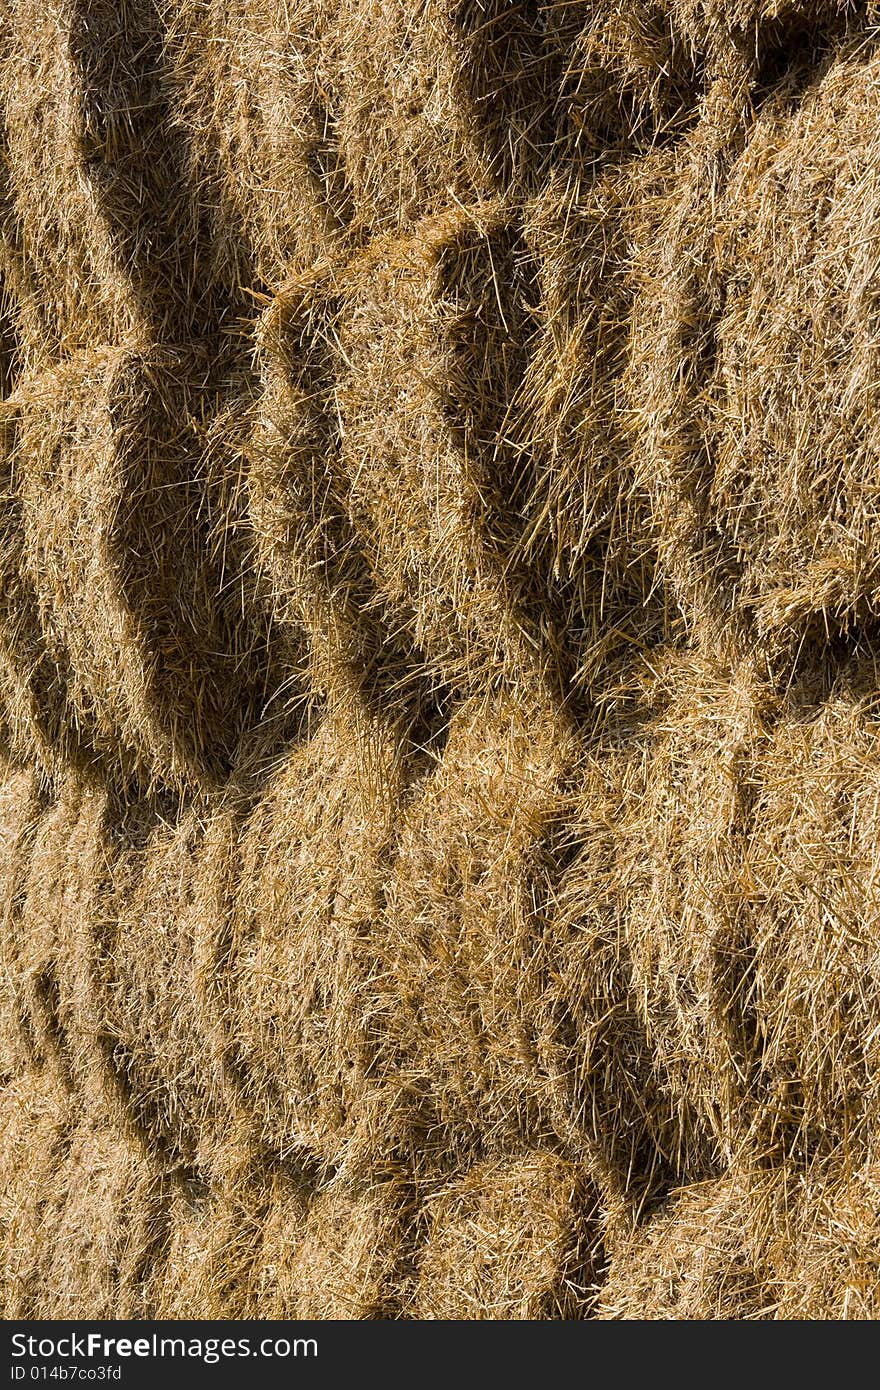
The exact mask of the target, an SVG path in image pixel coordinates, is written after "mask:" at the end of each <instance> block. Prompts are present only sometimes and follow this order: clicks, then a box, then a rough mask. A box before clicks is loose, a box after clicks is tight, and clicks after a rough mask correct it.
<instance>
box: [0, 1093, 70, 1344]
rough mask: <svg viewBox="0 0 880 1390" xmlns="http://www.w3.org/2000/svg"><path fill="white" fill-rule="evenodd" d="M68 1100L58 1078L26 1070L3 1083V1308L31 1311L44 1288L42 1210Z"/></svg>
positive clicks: (16, 1314) (61, 1144)
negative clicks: (41, 1274)
mask: <svg viewBox="0 0 880 1390" xmlns="http://www.w3.org/2000/svg"><path fill="white" fill-rule="evenodd" d="M69 1118H70V1117H69V1113H68V1104H67V1102H66V1098H65V1096H64V1094H63V1092H62V1091H60V1090H59V1088H58V1086H57V1084H56V1082H55V1080H54V1078H53V1077H52V1076H51V1075H49V1074H47V1073H45V1072H40V1071H25V1072H22V1074H21V1075H20V1076H18V1077H16V1078H15V1079H14V1080H12V1079H10V1080H7V1081H6V1082H5V1083H4V1085H3V1087H2V1089H0V1160H2V1163H3V1173H4V1182H3V1185H2V1187H0V1314H2V1316H3V1318H4V1319H11V1318H27V1317H32V1316H33V1311H32V1310H33V1308H34V1306H35V1303H36V1300H37V1299H38V1298H39V1297H40V1294H41V1293H43V1294H45V1292H46V1290H45V1287H43V1288H42V1289H41V1284H40V1278H39V1272H38V1269H37V1264H38V1261H39V1252H40V1240H41V1236H43V1238H45V1235H46V1232H45V1231H44V1230H43V1229H42V1216H43V1210H44V1207H45V1204H46V1202H47V1201H48V1200H49V1199H50V1197H51V1195H52V1193H53V1190H54V1183H55V1178H56V1172H57V1169H58V1167H59V1166H60V1164H63V1161H64V1154H65V1146H66V1138H65V1130H66V1126H67V1124H68V1123H69Z"/></svg>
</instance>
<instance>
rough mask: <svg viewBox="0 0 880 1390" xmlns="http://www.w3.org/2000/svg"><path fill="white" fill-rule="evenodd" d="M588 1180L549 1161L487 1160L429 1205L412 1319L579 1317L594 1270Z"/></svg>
mask: <svg viewBox="0 0 880 1390" xmlns="http://www.w3.org/2000/svg"><path fill="white" fill-rule="evenodd" d="M595 1217H596V1197H595V1190H594V1188H593V1186H592V1184H591V1182H590V1179H589V1175H588V1174H587V1173H585V1172H584V1171H582V1170H581V1169H578V1168H577V1167H575V1166H574V1165H572V1164H569V1163H566V1162H564V1161H563V1160H561V1159H559V1158H558V1157H556V1155H554V1154H551V1153H542V1152H540V1151H535V1152H532V1153H527V1154H525V1155H523V1156H522V1157H520V1158H515V1159H511V1160H507V1161H504V1160H497V1159H496V1160H487V1161H486V1162H484V1163H482V1164H479V1165H478V1166H477V1167H475V1168H474V1169H472V1170H471V1171H470V1172H469V1173H467V1174H466V1175H465V1176H464V1177H463V1178H462V1179H460V1180H459V1181H458V1182H457V1183H455V1184H454V1185H451V1186H450V1187H449V1189H448V1190H447V1191H444V1192H443V1193H441V1194H440V1195H439V1196H438V1197H437V1198H436V1199H435V1200H434V1201H433V1202H432V1204H431V1224H430V1233H429V1236H428V1241H427V1246H426V1248H425V1251H424V1254H423V1256H422V1259H421V1262H420V1265H419V1281H418V1295H417V1316H419V1317H422V1318H443V1319H459V1318H496V1319H520V1318H546V1317H556V1318H571V1317H583V1316H585V1315H587V1314H588V1313H589V1309H590V1307H591V1303H592V1298H593V1295H594V1287H595V1279H596V1277H597V1275H598V1274H599V1272H600V1270H601V1266H602V1243H601V1236H600V1233H599V1231H598V1228H597V1225H596V1220H595Z"/></svg>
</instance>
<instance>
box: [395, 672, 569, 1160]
mask: <svg viewBox="0 0 880 1390" xmlns="http://www.w3.org/2000/svg"><path fill="white" fill-rule="evenodd" d="M572 754H573V748H572V742H571V740H570V737H567V736H566V730H565V727H564V722H563V721H562V720H561V719H559V718H558V717H557V718H554V715H553V711H552V709H550V710H548V709H546V708H543V709H542V708H540V707H537V708H535V707H533V708H532V709H531V710H529V709H528V708H525V709H524V708H522V707H521V706H519V705H517V704H514V703H513V702H511V701H509V700H505V699H504V698H498V699H496V700H492V701H486V700H474V701H472V702H470V703H469V704H466V705H464V706H463V707H462V708H461V709H459V710H458V711H457V712H456V713H455V714H454V716H453V718H452V720H451V723H450V729H449V734H448V739H447V742H446V746H445V748H444V750H443V754H442V757H441V758H440V759H439V760H438V761H437V762H436V765H435V766H434V767H433V769H430V770H429V771H428V772H427V774H426V775H425V776H424V777H423V779H422V780H421V782H420V783H419V784H417V787H416V788H414V793H415V794H414V795H413V796H412V797H411V799H410V802H409V804H408V805H407V806H406V807H405V808H404V809H403V812H402V815H401V819H400V823H399V827H398V833H397V837H396V844H395V852H394V859H393V862H392V864H391V866H390V870H389V872H388V876H387V879H386V885H385V891H384V898H385V913H384V918H383V922H382V926H381V932H380V935H379V942H380V945H381V953H382V972H381V975H380V976H379V977H378V978H377V981H376V988H377V993H378V992H379V991H381V995H382V996H383V997H384V999H385V1009H386V1013H387V1024H386V1027H387V1029H388V1031H389V1036H390V1041H391V1045H392V1047H391V1055H392V1056H394V1057H395V1058H396V1063H397V1066H398V1067H399V1068H400V1072H401V1075H402V1077H403V1078H405V1079H406V1080H407V1081H408V1082H409V1083H410V1085H414V1086H415V1088H416V1091H417V1093H418V1094H420V1095H421V1096H423V1098H424V1099H423V1106H424V1110H425V1116H426V1119H425V1122H424V1123H426V1124H427V1123H428V1120H429V1119H430V1128H431V1130H432V1131H433V1134H432V1138H431V1142H430V1145H429V1144H428V1143H427V1142H426V1140H423V1141H422V1143H421V1154H422V1157H423V1159H424V1162H425V1165H426V1167H427V1169H428V1171H430V1169H431V1167H432V1166H433V1167H435V1168H436V1167H439V1169H440V1171H443V1170H444V1168H445V1167H446V1166H447V1165H449V1163H450V1161H455V1162H459V1163H460V1162H467V1160H468V1158H469V1157H470V1156H471V1155H472V1154H473V1153H474V1151H475V1150H476V1151H477V1152H479V1150H480V1146H481V1145H482V1144H484V1143H485V1142H489V1143H491V1144H492V1146H493V1147H495V1148H505V1147H506V1148H512V1147H515V1146H517V1145H521V1144H522V1143H523V1142H524V1141H525V1140H526V1139H527V1138H528V1137H529V1136H533V1135H535V1134H538V1135H541V1136H542V1137H546V1138H549V1137H550V1136H552V1135H554V1118H555V1110H554V1107H553V1104H552V1102H551V1094H550V1093H551V1090H552V1077H550V1076H548V1074H547V1070H546V1059H545V1057H544V1056H542V1053H541V1048H542V1045H544V1044H545V1043H546V1038H545V1037H544V1036H543V1035H544V1033H545V1032H546V1028H547V1026H548V1021H547V1020H546V1019H545V1016H544V1013H543V1009H544V1006H545V991H546V990H547V988H548V986H549V982H550V977H551V976H552V973H553V970H554V965H555V962H554V961H553V956H552V950H551V949H548V945H549V943H548V936H549V930H548V926H547V920H546V919H547V915H548V900H549V894H550V883H551V882H552V874H553V870H554V849H555V848H556V846H555V845H554V843H553V841H554V835H555V834H557V833H558V827H559V822H560V820H562V819H563V818H564V812H565V804H566V803H565V791H566V775H567V773H568V771H569V768H568V766H567V762H568V760H570V759H571V757H572ZM550 1026H552V1021H551V1024H550Z"/></svg>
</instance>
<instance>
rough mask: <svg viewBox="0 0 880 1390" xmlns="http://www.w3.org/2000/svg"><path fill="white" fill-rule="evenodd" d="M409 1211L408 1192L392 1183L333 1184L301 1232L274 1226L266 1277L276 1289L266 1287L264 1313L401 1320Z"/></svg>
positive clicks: (312, 1206) (314, 1203) (316, 1200)
mask: <svg viewBox="0 0 880 1390" xmlns="http://www.w3.org/2000/svg"><path fill="white" fill-rule="evenodd" d="M407 1214H408V1213H407V1206H406V1197H405V1194H403V1193H401V1192H399V1191H398V1190H397V1188H396V1187H395V1185H393V1184H388V1183H385V1184H382V1185H379V1184H377V1185H376V1186H375V1187H373V1188H370V1189H368V1190H366V1191H358V1190H357V1189H354V1190H350V1189H346V1188H343V1187H340V1186H339V1185H338V1184H334V1185H333V1186H332V1187H331V1188H329V1189H328V1190H326V1191H318V1192H316V1194H315V1195H314V1196H313V1197H312V1199H311V1201H310V1202H309V1205H308V1210H307V1212H306V1214H305V1218H304V1220H303V1221H302V1222H301V1223H300V1224H299V1225H298V1226H297V1227H295V1228H294V1229H292V1230H291V1229H290V1227H289V1225H287V1226H286V1227H282V1228H281V1229H279V1226H278V1225H277V1224H275V1223H272V1224H270V1225H268V1226H267V1229H266V1236H265V1243H264V1246H263V1253H262V1261H263V1263H262V1270H261V1280H262V1281H265V1282H264V1287H265V1288H266V1289H267V1291H271V1292H269V1293H268V1296H267V1293H266V1292H263V1291H262V1289H261V1293H260V1299H259V1301H260V1306H261V1307H262V1308H263V1309H264V1312H263V1316H264V1317H268V1316H273V1317H288V1318H291V1317H292V1318H305V1319H311V1318H321V1319H323V1318H327V1319H332V1320H343V1319H345V1320H347V1319H354V1318H357V1319H363V1318H388V1317H394V1316H396V1315H397V1314H398V1312H399V1297H400V1276H399V1265H400V1260H401V1242H402V1236H403V1229H404V1218H405V1217H406V1215H407ZM276 1220H277V1218H276ZM279 1237H280V1238H279ZM270 1310H271V1311H270Z"/></svg>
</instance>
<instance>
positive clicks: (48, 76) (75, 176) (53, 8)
mask: <svg viewBox="0 0 880 1390" xmlns="http://www.w3.org/2000/svg"><path fill="white" fill-rule="evenodd" d="M81 8H82V7H80V6H78V5H77V4H76V3H75V0H52V2H51V3H49V4H46V5H43V4H40V3H34V2H33V0H15V3H7V4H5V5H4V13H3V38H2V46H0V104H2V122H3V126H4V132H5V138H4V144H5V147H6V148H5V155H6V160H5V163H6V173H7V178H8V194H9V195H10V198H9V201H10V203H11V207H10V208H9V209H8V210H7V212H6V219H5V220H8V221H9V222H10V224H11V228H10V229H11V230H12V231H13V236H14V240H15V241H18V242H19V244H23V245H24V246H26V248H27V260H26V266H27V270H28V272H29V274H28V281H29V282H30V285H29V287H30V288H32V290H33V292H34V293H35V294H36V296H37V299H38V302H39V308H38V310H37V312H36V313H32V314H30V315H27V316H24V317H23V321H22V325H21V326H22V328H26V327H28V326H30V327H31V328H32V329H34V328H40V329H42V333H41V335H40V338H38V339H36V340H32V341H27V342H26V343H25V345H24V346H25V349H26V352H27V355H28V357H29V359H30V360H31V361H34V360H36V359H38V358H40V357H44V356H45V355H46V354H49V355H57V354H59V353H64V352H68V351H70V350H72V349H75V348H79V347H82V346H84V345H85V344H86V343H88V342H89V341H93V340H94V337H95V335H98V337H99V338H101V339H111V338H112V337H113V336H114V335H115V334H117V333H119V332H123V333H124V332H128V331H130V330H131V329H132V327H133V326H134V324H135V323H136V321H137V313H138V311H137V305H136V302H135V299H134V295H133V293H132V288H131V286H130V284H129V283H128V282H127V280H126V276H125V274H124V272H123V269H122V266H121V265H120V263H119V260H118V258H117V256H116V255H115V247H114V245H113V241H112V237H111V236H110V234H109V230H108V227H107V225H106V222H105V221H104V219H103V218H102V217H101V216H100V215H99V212H98V208H97V206H96V200H95V196H94V189H93V187H92V185H91V184H90V182H89V180H88V178H87V176H86V174H85V167H84V160H83V154H82V147H81V137H82V124H81V111H82V105H83V100H82V98H83V87H82V74H81V73H80V72H79V71H78V67H77V62H76V56H75V51H74V49H73V47H72V46H71V44H70V38H71V37H72V30H73V28H75V26H76V22H77V21H76V14H77V10H78V9H81ZM65 38H67V39H68V42H64V39H65ZM4 201H5V200H4Z"/></svg>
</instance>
